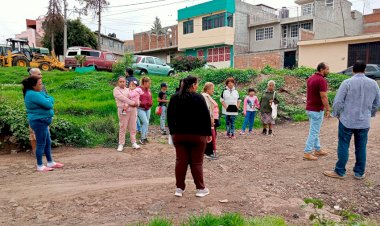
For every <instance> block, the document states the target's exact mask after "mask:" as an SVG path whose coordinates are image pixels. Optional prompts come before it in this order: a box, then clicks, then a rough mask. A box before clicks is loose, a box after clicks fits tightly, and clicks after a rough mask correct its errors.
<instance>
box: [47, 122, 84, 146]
mask: <svg viewBox="0 0 380 226" xmlns="http://www.w3.org/2000/svg"><path fill="white" fill-rule="evenodd" d="M50 134H51V139H52V142H53V144H54V145H55V146H58V145H62V144H65V145H75V146H79V147H84V146H89V145H90V144H91V136H90V135H89V133H88V132H87V131H86V130H84V129H83V128H80V127H79V126H77V125H75V124H73V123H71V122H69V121H67V120H64V119H59V118H58V119H54V120H53V123H52V125H51V126H50Z"/></svg>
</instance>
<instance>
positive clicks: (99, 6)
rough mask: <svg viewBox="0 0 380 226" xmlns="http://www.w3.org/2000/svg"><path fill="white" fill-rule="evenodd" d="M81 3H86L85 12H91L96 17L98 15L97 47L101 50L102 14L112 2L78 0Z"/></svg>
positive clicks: (86, 13) (105, 0) (104, 0)
mask: <svg viewBox="0 0 380 226" xmlns="http://www.w3.org/2000/svg"><path fill="white" fill-rule="evenodd" d="M77 1H79V3H80V4H81V5H84V8H83V10H84V14H85V15H88V13H89V12H91V13H92V14H93V15H94V17H95V16H98V46H97V49H98V50H100V33H101V24H102V22H101V21H102V20H101V19H102V17H101V14H102V12H103V11H104V9H105V8H106V7H107V6H108V5H109V4H110V3H109V2H108V1H107V0H77Z"/></svg>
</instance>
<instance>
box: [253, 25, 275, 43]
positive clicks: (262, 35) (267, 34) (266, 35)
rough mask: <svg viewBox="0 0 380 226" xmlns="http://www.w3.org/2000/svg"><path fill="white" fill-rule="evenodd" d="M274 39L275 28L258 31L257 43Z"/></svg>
mask: <svg viewBox="0 0 380 226" xmlns="http://www.w3.org/2000/svg"><path fill="white" fill-rule="evenodd" d="M271 38H273V27H265V28H260V29H257V30H256V41H260V40H264V39H271Z"/></svg>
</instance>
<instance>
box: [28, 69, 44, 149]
mask: <svg viewBox="0 0 380 226" xmlns="http://www.w3.org/2000/svg"><path fill="white" fill-rule="evenodd" d="M28 73H29V76H35V77H39V78H42V73H41V71H40V69H38V68H28ZM42 91H43V92H45V93H47V91H46V88H45V86H42ZM29 141H30V146H32V151H31V155H35V153H36V147H37V141H36V135H35V134H34V131H33V129H32V128H31V127H30V126H29Z"/></svg>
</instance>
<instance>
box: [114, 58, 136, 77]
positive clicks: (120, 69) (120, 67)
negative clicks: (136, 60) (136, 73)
mask: <svg viewBox="0 0 380 226" xmlns="http://www.w3.org/2000/svg"><path fill="white" fill-rule="evenodd" d="M132 64H133V54H132V53H126V54H124V56H123V57H122V58H120V59H119V60H118V61H117V62H116V63H115V64H113V65H112V72H113V74H114V78H117V77H119V76H121V75H125V69H126V68H128V67H132Z"/></svg>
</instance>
